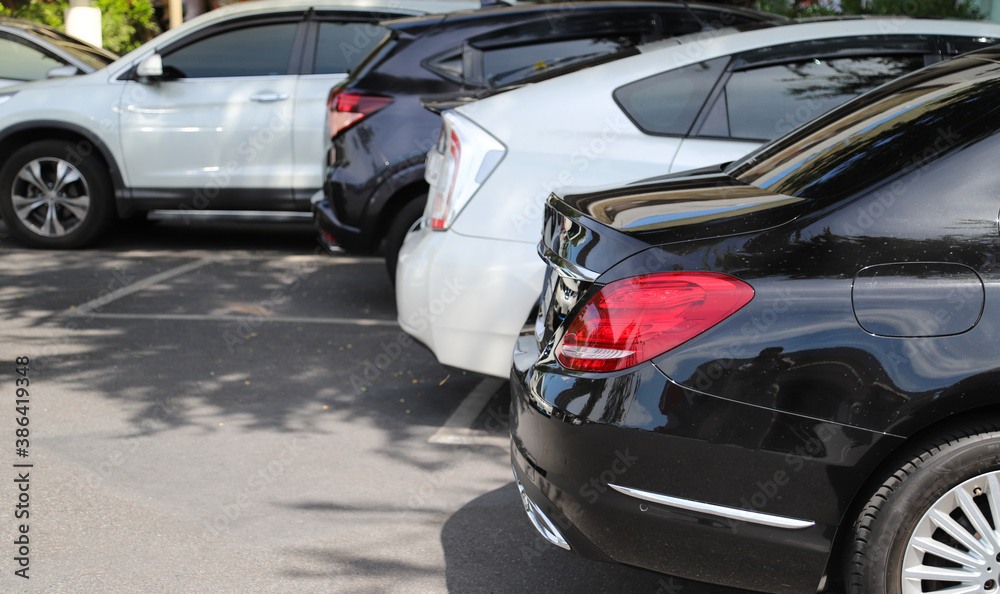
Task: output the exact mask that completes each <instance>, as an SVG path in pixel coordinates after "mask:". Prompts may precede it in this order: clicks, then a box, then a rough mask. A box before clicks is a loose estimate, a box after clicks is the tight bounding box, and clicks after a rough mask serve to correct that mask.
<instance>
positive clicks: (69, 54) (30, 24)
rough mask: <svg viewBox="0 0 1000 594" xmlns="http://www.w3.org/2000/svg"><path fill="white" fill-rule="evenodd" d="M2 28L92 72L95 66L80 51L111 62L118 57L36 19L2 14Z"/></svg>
mask: <svg viewBox="0 0 1000 594" xmlns="http://www.w3.org/2000/svg"><path fill="white" fill-rule="evenodd" d="M0 30H2V31H7V32H9V33H11V34H14V35H18V36H20V37H22V38H26V39H30V40H31V42H32V43H34V44H36V45H38V46H40V47H42V48H44V49H45V50H47V51H50V52H53V53H55V54H56V55H58V56H60V57H61V58H62V59H64V60H66V61H68V62H69V63H70V64H72V65H74V66H76V67H78V68H80V69H82V70H83V71H84V72H92V71H93V70H94V68H95V66H94V65H93V64H91V63H89V60H87V59H85V58H81V57H80V55H79V54H80V53H88V54H100V55H101V56H103V59H104V60H107V62H109V63H110V62H113V61H115V60H117V59H118V55H117V54H115V53H114V52H111V51H108V50H106V49H104V48H102V47H97V46H95V45H91V44H90V43H88V42H86V41H84V40H82V39H79V38H77V37H73V36H72V35H69V34H68V33H65V32H64V31H60V30H59V29H56V28H54V27H50V26H48V25H45V24H42V23H36V22H34V21H29V20H25V19H18V18H13V17H5V16H0ZM74 44H78V45H79V46H80V47H79V48H71V47H67V46H68V45H74Z"/></svg>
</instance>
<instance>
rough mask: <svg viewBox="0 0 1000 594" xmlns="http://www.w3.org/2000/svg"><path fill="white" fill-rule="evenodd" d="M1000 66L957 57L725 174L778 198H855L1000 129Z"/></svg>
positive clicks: (775, 144) (773, 145)
mask: <svg viewBox="0 0 1000 594" xmlns="http://www.w3.org/2000/svg"><path fill="white" fill-rule="evenodd" d="M998 112H1000V67H998V66H997V65H996V64H995V63H992V62H987V61H984V60H975V59H962V58H958V59H956V60H954V61H951V62H945V63H943V64H941V65H939V66H935V67H933V68H929V69H926V70H923V71H920V72H917V73H914V74H913V75H912V76H909V77H906V78H904V79H902V80H900V81H897V82H895V83H890V84H889V85H888V86H886V87H884V88H883V89H882V90H879V91H877V92H875V93H871V94H868V95H865V96H863V97H861V98H859V99H858V100H857V101H853V102H851V103H848V104H846V105H844V106H842V107H841V108H839V109H837V110H835V111H834V112H831V113H830V114H827V115H826V116H823V117H821V118H820V119H819V120H816V121H814V122H813V123H811V124H808V125H806V126H804V127H803V128H800V129H799V130H797V131H795V132H793V133H791V134H789V135H787V136H785V137H783V138H781V139H779V140H777V141H775V142H773V143H771V144H769V145H766V146H765V147H763V148H761V149H760V150H758V151H757V152H755V153H754V154H752V155H751V156H749V157H748V158H747V159H746V160H745V161H744V162H743V163H741V164H738V165H736V166H734V167H733V168H731V169H730V170H729V173H730V174H731V175H734V176H736V177H738V178H739V179H740V180H742V181H744V182H747V183H750V184H753V185H755V186H757V187H759V188H763V189H766V190H768V191H771V192H775V193H777V194H784V195H790V196H799V197H802V198H815V199H821V198H839V197H846V196H851V195H855V194H857V193H860V192H864V191H867V190H870V189H872V188H874V187H878V186H881V185H882V184H884V183H886V182H887V181H890V180H892V179H894V178H896V177H897V176H898V175H900V174H902V173H904V172H906V171H911V170H914V169H917V168H923V167H925V166H927V165H930V164H932V163H934V162H936V161H938V160H940V159H942V158H943V157H945V156H948V155H951V154H954V153H956V152H957V151H959V150H963V149H965V148H967V147H970V146H972V145H974V144H976V143H978V142H980V141H981V140H982V139H983V138H986V137H989V136H992V135H993V134H996V133H997V131H998V129H1000V117H998V116H1000V113H998Z"/></svg>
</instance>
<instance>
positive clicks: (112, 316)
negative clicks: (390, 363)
mask: <svg viewBox="0 0 1000 594" xmlns="http://www.w3.org/2000/svg"><path fill="white" fill-rule="evenodd" d="M72 311H76V310H72ZM254 315H256V314H244V315H239V316H234V315H213V314H135V313H99V314H94V315H93V317H94V318H95V319H101V320H163V321H183V322H242V321H245V320H246V319H247V318H252V317H253V316H254ZM260 318H261V319H260V321H261V323H265V322H279V323H285V324H342V325H345V326H391V327H398V326H399V324H397V323H396V321H395V320H376V319H365V318H310V317H299V316H267V315H261V316H260Z"/></svg>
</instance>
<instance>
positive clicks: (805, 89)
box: [725, 55, 924, 140]
mask: <svg viewBox="0 0 1000 594" xmlns="http://www.w3.org/2000/svg"><path fill="white" fill-rule="evenodd" d="M923 66H924V58H923V56H922V55H895V56H884V57H857V58H836V59H830V60H820V59H809V60H802V61H800V62H791V63H787V64H780V65H775V66H764V67H761V68H752V69H749V70H742V71H739V72H734V73H733V74H732V76H731V77H730V79H729V82H727V83H726V91H725V93H726V96H725V101H726V103H727V107H728V114H729V128H730V134H731V135H732V136H733V138H746V139H754V140H770V139H771V138H774V137H775V136H778V135H780V134H784V133H785V132H788V131H790V130H792V128H795V127H797V126H799V125H801V124H804V123H805V122H807V121H809V120H811V119H813V118H814V117H816V116H818V115H820V114H821V113H823V112H825V111H827V110H830V109H832V108H834V107H836V106H838V105H840V104H841V103H843V102H845V101H847V100H848V99H852V98H854V97H856V96H857V95H860V94H861V93H863V92H865V91H867V90H869V89H872V88H874V87H877V86H878V85H880V84H883V83H885V82H888V81H890V80H892V79H894V78H896V77H899V76H902V75H903V74H906V73H907V72H912V71H913V70H917V69H918V68H923Z"/></svg>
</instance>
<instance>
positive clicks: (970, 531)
mask: <svg viewBox="0 0 1000 594" xmlns="http://www.w3.org/2000/svg"><path fill="white" fill-rule="evenodd" d="M998 519H1000V471H994V472H989V473H986V474H983V475H980V476H977V477H974V478H972V479H969V480H967V481H965V482H963V483H962V484H960V485H958V486H956V487H954V488H953V489H951V490H950V491H948V492H947V493H945V494H944V495H943V496H942V497H940V498H939V499H937V501H935V502H934V503H933V505H931V507H930V508H929V509H928V510H927V512H926V513H924V515H923V517H922V518H921V519H920V521H919V522H918V523H917V527H916V529H915V530H914V531H913V534H912V535H911V536H910V539H909V542H908V543H907V545H906V553H905V555H904V558H903V568H902V576H901V578H902V592H903V594H918V593H924V592H947V593H949V594H964V593H971V592H986V593H990V592H1000V586H998V584H1000V532H998V531H997V520H998Z"/></svg>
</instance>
